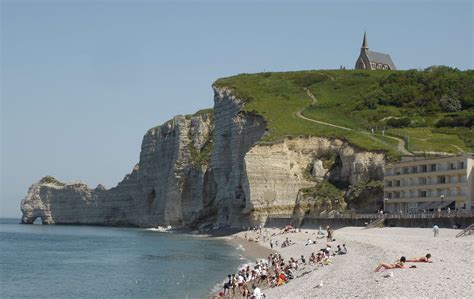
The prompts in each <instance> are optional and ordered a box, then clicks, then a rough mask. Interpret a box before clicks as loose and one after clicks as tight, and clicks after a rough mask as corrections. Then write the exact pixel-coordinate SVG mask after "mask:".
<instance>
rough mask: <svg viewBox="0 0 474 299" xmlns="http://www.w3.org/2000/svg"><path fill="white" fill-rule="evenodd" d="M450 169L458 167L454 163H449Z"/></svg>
mask: <svg viewBox="0 0 474 299" xmlns="http://www.w3.org/2000/svg"><path fill="white" fill-rule="evenodd" d="M448 169H449V170H454V169H456V167H454V163H448Z"/></svg>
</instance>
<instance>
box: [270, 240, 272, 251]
mask: <svg viewBox="0 0 474 299" xmlns="http://www.w3.org/2000/svg"><path fill="white" fill-rule="evenodd" d="M270 248H271V249H273V239H270Z"/></svg>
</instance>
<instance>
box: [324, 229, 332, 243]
mask: <svg viewBox="0 0 474 299" xmlns="http://www.w3.org/2000/svg"><path fill="white" fill-rule="evenodd" d="M326 230H327V233H328V235H327V240H328V242H332V240H333V230H332V229H331V227H329V225H328V226H327V227H326Z"/></svg>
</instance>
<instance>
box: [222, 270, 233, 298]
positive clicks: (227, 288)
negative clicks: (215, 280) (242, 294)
mask: <svg viewBox="0 0 474 299" xmlns="http://www.w3.org/2000/svg"><path fill="white" fill-rule="evenodd" d="M227 278H228V281H227V282H226V283H224V295H225V294H226V293H227V294H228V293H230V288H231V287H232V278H231V275H230V274H229V275H227Z"/></svg>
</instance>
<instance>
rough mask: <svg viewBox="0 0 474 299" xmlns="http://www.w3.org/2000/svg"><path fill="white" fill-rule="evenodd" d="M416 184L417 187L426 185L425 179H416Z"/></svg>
mask: <svg viewBox="0 0 474 299" xmlns="http://www.w3.org/2000/svg"><path fill="white" fill-rule="evenodd" d="M418 184H419V185H426V178H419V179H418Z"/></svg>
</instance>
